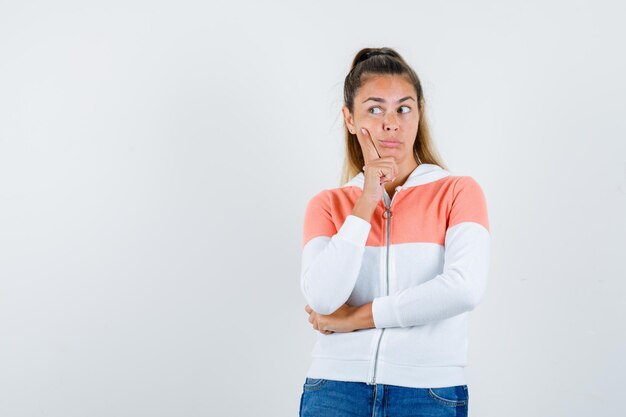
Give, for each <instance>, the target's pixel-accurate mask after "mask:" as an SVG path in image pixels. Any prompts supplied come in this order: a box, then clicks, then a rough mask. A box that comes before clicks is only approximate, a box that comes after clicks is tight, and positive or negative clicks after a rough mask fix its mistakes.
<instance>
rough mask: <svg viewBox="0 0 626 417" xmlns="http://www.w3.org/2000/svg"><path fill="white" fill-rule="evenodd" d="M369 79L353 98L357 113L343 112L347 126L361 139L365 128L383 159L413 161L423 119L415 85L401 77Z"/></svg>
mask: <svg viewBox="0 0 626 417" xmlns="http://www.w3.org/2000/svg"><path fill="white" fill-rule="evenodd" d="M366 77H367V78H364V80H365V82H364V83H363V85H362V86H361V87H360V88H359V90H358V91H357V94H356V97H355V98H354V113H353V114H351V113H350V111H349V110H348V108H347V107H346V106H345V105H344V106H343V108H342V112H343V115H344V119H345V122H346V126H348V129H350V130H351V131H353V132H358V133H357V134H358V135H359V136H361V135H362V133H361V128H363V127H364V128H366V129H367V130H368V131H369V133H370V135H371V137H372V139H373V140H374V144H375V145H376V149H377V150H378V152H379V153H380V156H381V157H384V156H393V157H395V158H396V161H397V162H400V161H405V160H408V158H413V144H414V142H415V137H416V136H417V128H418V126H419V116H420V115H419V110H418V107H417V96H416V93H415V88H413V84H411V83H410V82H409V81H407V79H406V78H405V77H403V76H401V75H369V76H366ZM368 140H369V139H368ZM385 141H393V142H385Z"/></svg>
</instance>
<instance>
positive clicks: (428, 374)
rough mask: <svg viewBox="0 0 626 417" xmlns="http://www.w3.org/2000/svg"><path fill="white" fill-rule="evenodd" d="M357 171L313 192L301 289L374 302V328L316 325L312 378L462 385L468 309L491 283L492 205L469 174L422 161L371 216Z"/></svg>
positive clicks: (334, 301) (323, 303) (318, 297)
mask: <svg viewBox="0 0 626 417" xmlns="http://www.w3.org/2000/svg"><path fill="white" fill-rule="evenodd" d="M363 182H364V175H363V173H362V172H361V173H359V174H357V175H356V176H354V177H353V178H352V179H351V180H350V181H348V182H347V183H345V184H344V185H343V186H341V187H339V188H333V189H325V190H323V191H321V192H319V193H318V194H316V195H315V196H313V198H312V199H311V200H310V201H309V203H308V205H307V207H306V212H305V216H304V239H303V247H302V270H301V277H300V284H301V290H302V293H303V294H304V296H305V298H306V301H307V302H308V304H309V305H310V306H311V308H312V309H313V310H314V311H316V312H318V313H320V314H332V313H333V312H334V311H335V310H337V308H339V307H340V306H341V305H342V304H344V303H348V304H349V305H351V306H359V305H362V304H366V303H369V302H372V301H373V305H372V312H373V316H374V323H375V326H376V327H375V328H372V329H360V330H356V331H353V332H349V333H332V334H329V335H324V334H322V333H320V332H317V334H318V336H317V342H316V344H315V346H314V348H313V351H312V354H311V355H312V363H311V366H310V367H309V370H308V372H307V375H306V376H308V377H310V378H325V379H333V380H339V381H358V382H366V383H368V384H376V383H378V384H391V385H399V386H406V387H415V388H436V387H445V386H453V385H464V384H466V379H465V372H464V371H465V366H466V362H467V343H468V341H467V333H468V312H469V311H471V310H473V309H474V308H475V307H476V306H477V305H478V304H479V303H480V301H481V299H482V297H483V294H484V293H485V288H486V285H487V276H488V271H489V256H490V243H491V237H490V232H489V224H488V216H487V204H486V200H485V197H484V194H483V191H482V189H481V187H480V185H479V184H478V183H477V182H476V181H475V180H474V179H473V178H472V177H470V176H453V175H451V174H450V173H449V172H448V171H446V170H444V169H443V168H441V167H439V166H438V165H434V164H421V165H419V166H418V167H417V168H416V169H415V170H414V171H413V172H412V173H411V174H410V176H409V177H408V179H407V180H406V182H405V183H404V184H403V185H402V186H398V187H396V192H395V194H394V195H393V198H391V200H390V198H389V195H388V194H387V193H386V192H385V193H384V197H383V199H381V201H380V203H379V205H378V206H377V207H376V210H375V212H374V214H373V216H372V218H371V222H367V221H365V220H363V219H362V218H360V217H357V216H354V215H351V214H350V212H351V211H352V208H353V207H354V205H355V203H356V201H357V199H358V198H359V196H360V195H361V193H362V191H363Z"/></svg>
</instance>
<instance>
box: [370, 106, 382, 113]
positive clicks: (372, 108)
mask: <svg viewBox="0 0 626 417" xmlns="http://www.w3.org/2000/svg"><path fill="white" fill-rule="evenodd" d="M375 109H378V110H380V107H371V108H370V109H369V110H368V111H369V112H370V113H372V110H375ZM372 114H380V113H372Z"/></svg>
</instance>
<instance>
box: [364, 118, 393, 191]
mask: <svg viewBox="0 0 626 417" xmlns="http://www.w3.org/2000/svg"><path fill="white" fill-rule="evenodd" d="M356 137H357V139H358V140H359V144H360V145H361V151H362V152H363V159H364V160H365V166H364V167H363V172H364V175H365V184H364V185H363V195H364V196H365V197H366V198H368V199H369V198H371V199H372V201H373V202H375V203H378V201H380V199H381V198H382V197H383V189H384V188H383V187H384V186H385V184H386V183H388V182H389V181H393V180H395V179H396V176H397V175H398V165H397V164H396V159H395V158H394V157H393V156H385V157H379V156H378V151H377V150H376V147H375V146H374V142H373V140H372V137H371V135H370V133H369V131H368V130H367V129H365V128H359V129H358V130H357V135H356Z"/></svg>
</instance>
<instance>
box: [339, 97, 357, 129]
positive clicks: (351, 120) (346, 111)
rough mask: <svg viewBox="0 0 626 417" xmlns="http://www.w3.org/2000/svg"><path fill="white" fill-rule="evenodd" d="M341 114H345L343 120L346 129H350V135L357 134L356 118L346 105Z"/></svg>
mask: <svg viewBox="0 0 626 417" xmlns="http://www.w3.org/2000/svg"><path fill="white" fill-rule="evenodd" d="M341 112H342V113H343V120H344V121H345V123H346V127H347V128H348V130H349V131H350V133H352V134H356V127H355V126H354V118H353V117H352V114H351V113H350V109H348V107H347V106H346V105H345V104H344V105H343V107H341Z"/></svg>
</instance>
